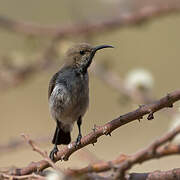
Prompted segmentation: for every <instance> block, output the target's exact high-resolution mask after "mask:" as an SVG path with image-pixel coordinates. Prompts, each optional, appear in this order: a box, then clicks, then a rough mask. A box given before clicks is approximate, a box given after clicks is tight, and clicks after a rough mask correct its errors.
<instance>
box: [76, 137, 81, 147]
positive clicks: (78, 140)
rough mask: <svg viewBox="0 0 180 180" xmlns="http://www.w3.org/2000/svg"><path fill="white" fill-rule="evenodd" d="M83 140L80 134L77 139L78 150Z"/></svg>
mask: <svg viewBox="0 0 180 180" xmlns="http://www.w3.org/2000/svg"><path fill="white" fill-rule="evenodd" d="M81 138H82V135H81V134H79V135H78V137H77V139H76V144H75V147H76V148H77V147H78V146H79V145H80V144H81Z"/></svg>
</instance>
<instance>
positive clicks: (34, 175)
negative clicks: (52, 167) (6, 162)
mask: <svg viewBox="0 0 180 180" xmlns="http://www.w3.org/2000/svg"><path fill="white" fill-rule="evenodd" d="M1 178H2V179H9V180H10V179H12V180H13V179H21V180H24V179H38V180H46V178H45V177H43V176H40V175H37V174H34V173H32V174H29V175H24V176H13V175H9V174H6V173H1V172H0V179H1Z"/></svg>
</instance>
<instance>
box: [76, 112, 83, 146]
mask: <svg viewBox="0 0 180 180" xmlns="http://www.w3.org/2000/svg"><path fill="white" fill-rule="evenodd" d="M81 124H82V117H81V116H80V117H79V119H78V120H77V125H78V130H79V133H78V137H77V139H76V147H77V146H79V145H80V144H81V138H82V134H81Z"/></svg>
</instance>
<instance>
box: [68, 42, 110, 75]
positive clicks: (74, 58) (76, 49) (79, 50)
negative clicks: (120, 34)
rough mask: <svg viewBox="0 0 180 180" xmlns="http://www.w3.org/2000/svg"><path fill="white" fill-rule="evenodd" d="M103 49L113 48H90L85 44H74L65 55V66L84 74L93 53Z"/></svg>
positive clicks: (104, 46) (103, 46)
mask: <svg viewBox="0 0 180 180" xmlns="http://www.w3.org/2000/svg"><path fill="white" fill-rule="evenodd" d="M103 48H113V46H110V45H100V46H95V47H93V46H91V45H90V44H87V43H81V44H76V45H74V46H73V47H72V48H70V49H69V50H68V51H67V53H66V58H65V61H66V62H65V64H66V66H72V67H74V68H77V70H78V71H79V72H81V73H86V72H87V69H88V67H89V66H90V64H91V62H92V59H93V57H94V55H95V53H96V52H97V51H98V50H100V49H103Z"/></svg>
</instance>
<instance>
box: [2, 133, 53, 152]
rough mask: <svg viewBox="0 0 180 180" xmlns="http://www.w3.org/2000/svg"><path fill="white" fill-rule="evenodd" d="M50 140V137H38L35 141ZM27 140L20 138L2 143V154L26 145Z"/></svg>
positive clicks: (45, 141) (44, 141) (43, 141)
mask: <svg viewBox="0 0 180 180" xmlns="http://www.w3.org/2000/svg"><path fill="white" fill-rule="evenodd" d="M49 140H50V137H49V136H47V137H38V138H36V139H34V141H35V142H38V143H47V142H48V141H49ZM25 144H26V143H25V142H24V141H22V140H19V139H13V140H11V141H10V142H8V143H7V144H0V155H1V153H2V154H3V153H7V152H10V151H14V150H15V149H18V148H20V147H24V146H25Z"/></svg>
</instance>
